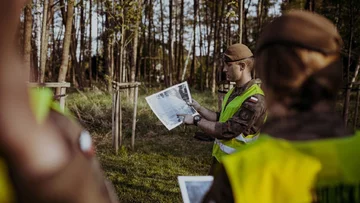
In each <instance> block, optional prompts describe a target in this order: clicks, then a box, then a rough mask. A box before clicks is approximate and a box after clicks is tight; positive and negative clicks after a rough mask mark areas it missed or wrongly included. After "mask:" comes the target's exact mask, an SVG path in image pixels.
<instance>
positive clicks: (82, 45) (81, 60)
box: [79, 0, 86, 89]
mask: <svg viewBox="0 0 360 203" xmlns="http://www.w3.org/2000/svg"><path fill="white" fill-rule="evenodd" d="M85 9H86V5H85V1H84V0H81V6H80V56H79V68H80V69H79V87H80V89H82V88H83V87H84V72H85V67H84V66H85V60H84V59H85V12H84V10H85Z"/></svg>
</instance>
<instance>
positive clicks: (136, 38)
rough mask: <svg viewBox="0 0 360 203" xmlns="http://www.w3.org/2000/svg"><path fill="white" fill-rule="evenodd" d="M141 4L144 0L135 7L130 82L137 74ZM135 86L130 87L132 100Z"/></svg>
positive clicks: (140, 0) (131, 99)
mask: <svg viewBox="0 0 360 203" xmlns="http://www.w3.org/2000/svg"><path fill="white" fill-rule="evenodd" d="M135 5H136V4H135ZM141 5H142V0H138V1H137V5H136V8H135V9H134V10H135V12H136V22H135V28H134V41H133V48H132V52H133V57H132V61H131V69H130V82H135V76H136V63H137V54H138V52H137V51H138V42H139V26H140V21H141ZM134 90H135V88H130V101H131V102H133V99H134V95H135V92H134Z"/></svg>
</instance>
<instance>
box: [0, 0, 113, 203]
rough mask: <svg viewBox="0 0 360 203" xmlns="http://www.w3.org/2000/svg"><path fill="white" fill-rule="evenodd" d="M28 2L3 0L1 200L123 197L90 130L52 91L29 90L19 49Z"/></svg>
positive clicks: (74, 202) (97, 202)
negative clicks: (105, 169)
mask: <svg viewBox="0 0 360 203" xmlns="http://www.w3.org/2000/svg"><path fill="white" fill-rule="evenodd" d="M24 3H25V1H24V0H1V1H0V15H1V16H0V27H2V28H6V29H3V30H2V31H1V32H0V98H1V99H0V111H1V114H0V150H1V157H2V160H1V162H0V186H1V190H0V191H1V192H0V202H37V203H42V202H44V203H45V202H51V203H55V202H59V203H60V202H61V203H67V202H69V203H70V202H71V203H84V202H86V203H103V202H104V203H105V202H106V203H110V202H117V198H116V195H115V193H114V191H113V189H112V186H111V184H109V183H107V182H106V181H105V179H104V177H103V174H102V171H101V169H100V165H99V162H98V161H97V160H96V158H95V156H94V151H93V146H92V142H91V136H90V135H89V133H88V132H87V131H85V130H84V129H83V128H82V127H81V126H80V125H78V124H77V123H76V122H75V121H73V120H72V119H70V118H68V117H67V116H64V115H63V114H62V113H59V112H58V111H57V109H58V108H57V107H55V106H54V104H53V103H52V93H51V92H49V91H48V90H38V91H37V90H35V91H34V92H31V94H30V95H29V90H28V88H27V85H26V82H25V81H26V78H25V75H24V74H23V72H24V71H25V68H24V67H23V65H22V64H21V63H20V62H19V61H21V60H20V57H19V56H18V55H17V54H18V51H17V50H16V41H17V39H16V32H17V28H18V25H19V16H20V13H21V8H22V6H23V5H24Z"/></svg>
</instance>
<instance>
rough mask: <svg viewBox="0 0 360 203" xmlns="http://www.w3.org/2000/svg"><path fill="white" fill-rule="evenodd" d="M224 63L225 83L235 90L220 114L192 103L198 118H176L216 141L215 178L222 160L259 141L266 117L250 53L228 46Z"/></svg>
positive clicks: (235, 46)
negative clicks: (181, 119) (229, 82)
mask: <svg viewBox="0 0 360 203" xmlns="http://www.w3.org/2000/svg"><path fill="white" fill-rule="evenodd" d="M224 63H225V66H224V69H223V71H224V72H225V73H226V77H227V79H228V80H229V81H231V82H235V83H236V86H235V87H234V88H233V89H231V90H230V91H229V92H228V93H227V94H226V95H225V98H224V102H223V105H222V110H221V112H213V111H210V110H208V109H206V108H204V107H202V106H201V105H200V104H199V103H198V102H196V101H195V100H193V102H192V103H191V104H189V105H191V106H193V107H194V108H195V109H196V111H197V112H199V114H200V115H196V116H194V117H193V116H191V115H179V116H184V123H185V124H188V125H196V126H198V127H199V128H200V129H201V130H203V131H204V132H205V133H206V134H208V135H210V136H212V137H214V138H215V143H214V147H213V152H212V155H213V162H212V165H211V168H210V174H214V171H215V167H216V165H217V163H219V162H221V160H222V158H223V156H225V155H227V154H231V153H233V152H235V151H236V150H237V149H238V148H239V147H242V146H243V145H244V144H246V143H248V142H251V141H252V140H255V139H256V138H257V137H258V134H259V131H260V127H261V125H262V124H263V123H264V120H265V116H266V109H265V104H264V103H265V100H264V94H263V91H262V90H261V88H260V86H259V84H260V80H258V79H252V77H251V70H252V69H253V64H254V59H253V54H252V52H251V51H250V49H249V48H248V47H247V46H245V45H243V44H233V45H231V46H229V47H228V49H227V50H226V51H225V53H224Z"/></svg>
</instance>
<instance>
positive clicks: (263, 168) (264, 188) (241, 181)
mask: <svg viewBox="0 0 360 203" xmlns="http://www.w3.org/2000/svg"><path fill="white" fill-rule="evenodd" d="M359 146H360V131H359V132H357V133H356V134H355V136H351V137H345V138H333V139H322V140H313V141H286V140H283V139H275V138H271V137H270V136H267V135H261V137H260V138H259V139H258V140H257V142H256V143H254V144H253V145H247V146H245V147H243V148H242V149H240V150H239V152H238V153H235V154H233V155H230V156H227V157H225V158H224V160H223V164H224V167H225V170H226V173H227V175H228V177H229V181H230V184H231V187H232V191H233V196H234V200H235V202H257V203H272V202H274V203H275V202H276V203H293V202H294V203H306V202H309V203H310V202H313V201H316V202H342V203H346V202H349V203H350V202H360V148H359Z"/></svg>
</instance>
